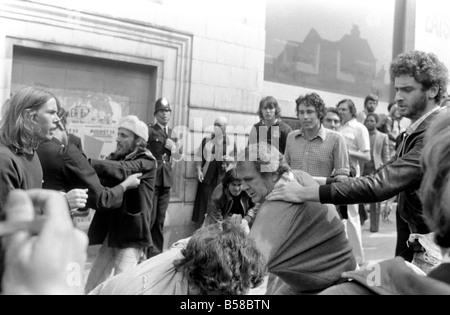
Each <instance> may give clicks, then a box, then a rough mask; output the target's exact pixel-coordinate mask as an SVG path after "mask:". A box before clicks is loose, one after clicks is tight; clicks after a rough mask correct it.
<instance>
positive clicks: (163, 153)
mask: <svg viewBox="0 0 450 315" xmlns="http://www.w3.org/2000/svg"><path fill="white" fill-rule="evenodd" d="M160 110H169V111H172V110H171V109H170V104H169V102H168V101H167V99H165V98H160V99H158V100H157V101H156V103H155V114H156V113H157V112H158V111H160ZM166 128H167V133H166V132H165V131H164V130H163V128H161V126H160V125H159V124H157V123H155V124H153V125H149V126H148V130H149V138H148V144H147V148H148V149H149V150H150V151H151V152H152V154H153V155H154V156H155V158H156V160H157V163H158V166H157V171H156V183H155V195H154V198H153V210H154V211H152V228H151V234H152V239H153V249H152V251H151V252H150V253H148V255H149V256H154V255H157V254H159V253H162V251H163V245H164V236H163V228H164V220H165V218H166V212H167V208H168V206H169V201H170V189H171V187H172V183H173V175H172V161H171V155H172V152H171V151H170V150H169V149H167V148H165V143H166V139H167V138H170V137H169V135H170V134H171V133H172V129H169V127H168V126H167V127H166ZM170 139H172V140H173V141H174V142H176V140H177V139H174V138H170Z"/></svg>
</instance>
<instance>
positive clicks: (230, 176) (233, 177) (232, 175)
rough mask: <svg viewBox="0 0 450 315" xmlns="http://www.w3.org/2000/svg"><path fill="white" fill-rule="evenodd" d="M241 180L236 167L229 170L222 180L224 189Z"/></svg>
mask: <svg viewBox="0 0 450 315" xmlns="http://www.w3.org/2000/svg"><path fill="white" fill-rule="evenodd" d="M240 180H241V179H240V178H239V177H238V176H237V170H236V168H235V167H233V168H232V169H230V170H228V171H227V172H226V173H225V175H224V176H223V179H222V185H223V188H224V189H225V188H228V185H230V184H231V183H232V182H234V181H240Z"/></svg>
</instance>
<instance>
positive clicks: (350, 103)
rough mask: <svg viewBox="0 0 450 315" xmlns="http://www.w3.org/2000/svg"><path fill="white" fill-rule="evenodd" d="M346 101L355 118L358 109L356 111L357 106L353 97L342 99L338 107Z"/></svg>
mask: <svg viewBox="0 0 450 315" xmlns="http://www.w3.org/2000/svg"><path fill="white" fill-rule="evenodd" d="M344 103H346V104H347V105H348V109H349V110H350V114H352V117H353V118H355V117H356V112H357V111H356V106H355V103H353V101H352V100H351V99H349V98H346V99H344V100H342V101H340V102H339V103H338V104H337V105H336V108H339V106H340V105H341V104H344Z"/></svg>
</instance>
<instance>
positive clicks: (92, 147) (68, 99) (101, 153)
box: [61, 91, 129, 159]
mask: <svg viewBox="0 0 450 315" xmlns="http://www.w3.org/2000/svg"><path fill="white" fill-rule="evenodd" d="M63 95H64V96H62V97H61V102H62V106H63V107H64V109H65V110H66V111H67V112H68V117H67V130H68V132H69V133H72V134H74V135H76V136H78V137H80V138H81V141H82V145H83V151H84V152H85V154H86V156H87V157H88V158H95V159H104V158H105V157H107V156H108V155H109V154H110V153H111V152H113V151H114V150H115V149H116V138H117V127H118V124H119V120H120V119H121V118H122V117H123V116H126V115H128V113H129V99H128V97H124V96H118V95H111V94H108V95H106V94H100V93H89V92H75V91H71V92H64V94H63Z"/></svg>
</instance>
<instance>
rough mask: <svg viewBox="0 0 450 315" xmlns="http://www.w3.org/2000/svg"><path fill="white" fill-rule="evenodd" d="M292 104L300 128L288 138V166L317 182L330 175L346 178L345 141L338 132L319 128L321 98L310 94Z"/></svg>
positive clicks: (347, 163)
mask: <svg viewBox="0 0 450 315" xmlns="http://www.w3.org/2000/svg"><path fill="white" fill-rule="evenodd" d="M295 103H296V111H297V116H298V119H299V120H300V123H301V125H302V129H300V130H296V131H292V132H291V133H289V135H288V138H287V141H286V151H285V158H286V161H287V162H288V164H289V166H290V167H291V168H292V169H294V170H301V171H305V172H307V173H309V174H310V175H311V176H313V177H315V178H316V179H317V180H318V178H327V177H330V176H331V175H332V174H333V175H335V176H336V177H338V178H339V179H341V178H342V179H343V180H344V179H346V178H347V177H348V175H349V173H350V166H349V157H348V151H347V146H346V143H345V139H344V137H343V136H342V135H341V134H340V133H339V132H336V131H333V130H329V129H326V128H325V127H324V126H323V125H322V121H323V119H324V117H325V114H326V107H325V103H324V101H323V100H322V98H321V97H320V96H319V95H318V94H316V93H311V94H307V95H304V96H303V95H301V96H300V97H299V98H298V99H297V100H296V101H295Z"/></svg>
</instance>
